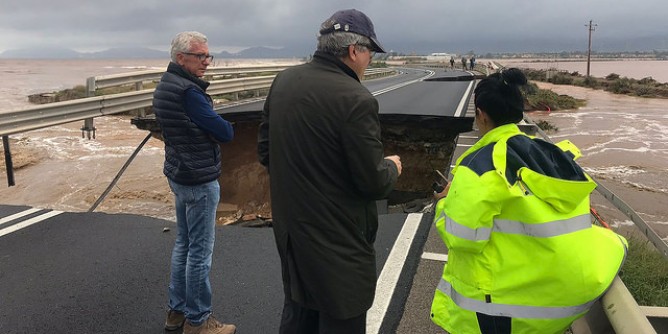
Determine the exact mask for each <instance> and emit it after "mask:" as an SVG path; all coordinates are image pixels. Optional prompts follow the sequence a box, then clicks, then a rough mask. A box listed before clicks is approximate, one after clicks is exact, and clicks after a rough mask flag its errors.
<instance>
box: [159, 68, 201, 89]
mask: <svg viewBox="0 0 668 334" xmlns="http://www.w3.org/2000/svg"><path fill="white" fill-rule="evenodd" d="M167 72H169V73H172V74H175V75H178V76H180V77H182V78H184V79H187V80H190V81H192V82H194V83H195V84H196V85H197V86H199V87H200V88H202V90H204V91H206V89H207V88H208V87H209V83H208V82H206V81H204V80H202V79H200V78H198V77H196V76H194V75H192V74H191V73H189V72H188V71H186V70H185V69H184V68H183V66H181V65H179V64H177V63H175V62H173V61H170V62H169V65H167Z"/></svg>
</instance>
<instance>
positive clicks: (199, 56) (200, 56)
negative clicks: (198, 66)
mask: <svg viewBox="0 0 668 334" xmlns="http://www.w3.org/2000/svg"><path fill="white" fill-rule="evenodd" d="M181 53H183V54H184V55H189V56H195V57H197V59H198V60H199V61H204V60H205V59H206V60H208V61H213V55H208V54H206V53H191V52H181Z"/></svg>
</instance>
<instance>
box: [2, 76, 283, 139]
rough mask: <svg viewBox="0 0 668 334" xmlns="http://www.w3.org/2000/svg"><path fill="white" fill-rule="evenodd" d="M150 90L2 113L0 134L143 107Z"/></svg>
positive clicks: (228, 85) (246, 83)
mask: <svg viewBox="0 0 668 334" xmlns="http://www.w3.org/2000/svg"><path fill="white" fill-rule="evenodd" d="M274 77H275V76H274V75H272V76H261V77H248V78H236V79H226V80H218V81H212V82H211V85H210V86H209V89H208V90H207V92H209V94H211V95H219V94H228V93H234V92H239V91H245V90H254V89H262V88H268V87H269V86H270V85H271V82H272V81H273V80H274ZM153 91H154V89H144V90H141V91H138V92H128V93H119V94H112V95H104V96H96V97H88V98H83V99H77V100H71V101H64V102H55V103H48V104H43V105H39V106H35V107H31V108H27V109H21V110H17V111H12V112H8V113H2V114H0V136H6V135H10V134H15V133H19V132H25V131H31V130H37V129H41V128H46V127H50V126H54V125H59V124H65V123H70V122H74V121H80V120H85V119H88V118H94V117H99V116H105V115H113V114H118V113H123V112H127V111H131V110H135V109H139V108H146V107H149V106H151V103H152V100H153Z"/></svg>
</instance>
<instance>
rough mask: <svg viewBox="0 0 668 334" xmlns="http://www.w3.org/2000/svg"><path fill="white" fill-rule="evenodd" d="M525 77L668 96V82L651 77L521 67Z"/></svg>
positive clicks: (625, 91)
mask: <svg viewBox="0 0 668 334" xmlns="http://www.w3.org/2000/svg"><path fill="white" fill-rule="evenodd" d="M522 71H523V72H524V73H525V74H526V76H527V78H529V79H530V80H535V81H545V82H550V83H553V84H557V85H574V86H580V87H587V88H593V89H602V90H605V91H608V92H611V93H614V94H624V95H631V96H640V97H655V98H657V97H658V98H668V83H660V82H657V81H656V80H654V79H652V77H647V78H642V79H640V80H636V79H631V78H627V77H620V76H619V74H616V73H610V74H608V75H607V76H605V78H595V77H592V76H589V77H588V76H584V75H581V74H580V73H578V72H570V73H569V72H567V71H557V70H536V69H526V68H523V69H522Z"/></svg>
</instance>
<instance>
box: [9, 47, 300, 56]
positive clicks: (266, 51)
mask: <svg viewBox="0 0 668 334" xmlns="http://www.w3.org/2000/svg"><path fill="white" fill-rule="evenodd" d="M211 54H212V55H214V57H216V58H218V59H230V58H255V59H257V58H295V57H297V58H302V57H306V56H308V55H309V54H310V53H309V52H308V51H301V52H299V51H295V49H293V48H290V49H288V48H281V49H274V48H267V47H252V48H248V49H244V50H242V51H239V52H236V53H230V52H227V51H223V52H220V53H215V52H212V53H211ZM0 58H5V59H7V58H20V59H160V58H166V59H168V58H169V52H168V51H159V50H154V49H149V48H142V47H128V48H112V49H107V50H104V51H98V52H77V51H74V50H72V49H67V48H58V47H50V48H44V47H39V48H25V49H14V50H6V51H4V52H2V53H0Z"/></svg>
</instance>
